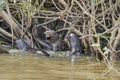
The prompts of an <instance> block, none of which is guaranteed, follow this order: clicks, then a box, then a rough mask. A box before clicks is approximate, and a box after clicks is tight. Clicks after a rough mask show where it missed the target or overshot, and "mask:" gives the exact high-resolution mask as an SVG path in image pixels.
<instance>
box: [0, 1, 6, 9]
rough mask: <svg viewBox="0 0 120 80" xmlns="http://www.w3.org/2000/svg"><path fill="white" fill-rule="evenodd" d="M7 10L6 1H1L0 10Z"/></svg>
mask: <svg viewBox="0 0 120 80" xmlns="http://www.w3.org/2000/svg"><path fill="white" fill-rule="evenodd" d="M5 8H6V3H5V0H1V1H0V10H3V9H5Z"/></svg>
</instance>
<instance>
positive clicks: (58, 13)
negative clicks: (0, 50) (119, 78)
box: [0, 0, 120, 74]
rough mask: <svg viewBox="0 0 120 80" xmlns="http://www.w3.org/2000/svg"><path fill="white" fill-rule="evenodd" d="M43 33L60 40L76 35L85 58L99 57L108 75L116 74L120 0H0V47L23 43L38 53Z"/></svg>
mask: <svg viewBox="0 0 120 80" xmlns="http://www.w3.org/2000/svg"><path fill="white" fill-rule="evenodd" d="M46 30H54V31H55V32H56V33H58V36H59V38H60V39H62V40H66V38H67V36H68V34H69V33H70V32H74V33H76V34H77V35H78V36H79V38H80V39H81V40H82V45H83V46H84V52H85V54H87V55H91V54H95V55H96V58H97V59H98V57H99V55H102V57H103V60H104V61H105V64H106V65H107V66H108V70H107V71H110V70H111V69H112V70H114V71H115V72H117V71H116V70H115V69H114V68H113V67H112V64H111V61H112V62H114V60H116V58H117V59H118V58H120V0H0V43H1V44H2V43H8V44H11V45H12V47H15V41H16V40H17V39H24V40H25V41H26V42H27V44H28V45H29V46H30V47H31V48H35V49H39V48H42V47H41V45H40V44H41V42H40V40H44V39H45V35H44V32H45V31H46ZM107 71H105V73H106V72H107ZM117 73H118V74H120V73H119V72H117Z"/></svg>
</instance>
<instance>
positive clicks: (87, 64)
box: [0, 55, 120, 80]
mask: <svg viewBox="0 0 120 80" xmlns="http://www.w3.org/2000/svg"><path fill="white" fill-rule="evenodd" d="M114 66H115V69H117V70H118V71H120V61H116V62H115V64H114ZM105 69H106V66H105V65H104V64H103V63H100V62H97V61H96V60H95V59H94V58H93V57H81V58H77V59H76V62H75V63H74V65H72V64H71V63H70V58H54V57H52V58H47V57H40V56H12V55H0V80H120V75H118V74H117V73H115V72H114V71H110V72H109V73H107V74H106V75H104V76H103V75H102V72H103V71H104V70H105Z"/></svg>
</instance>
